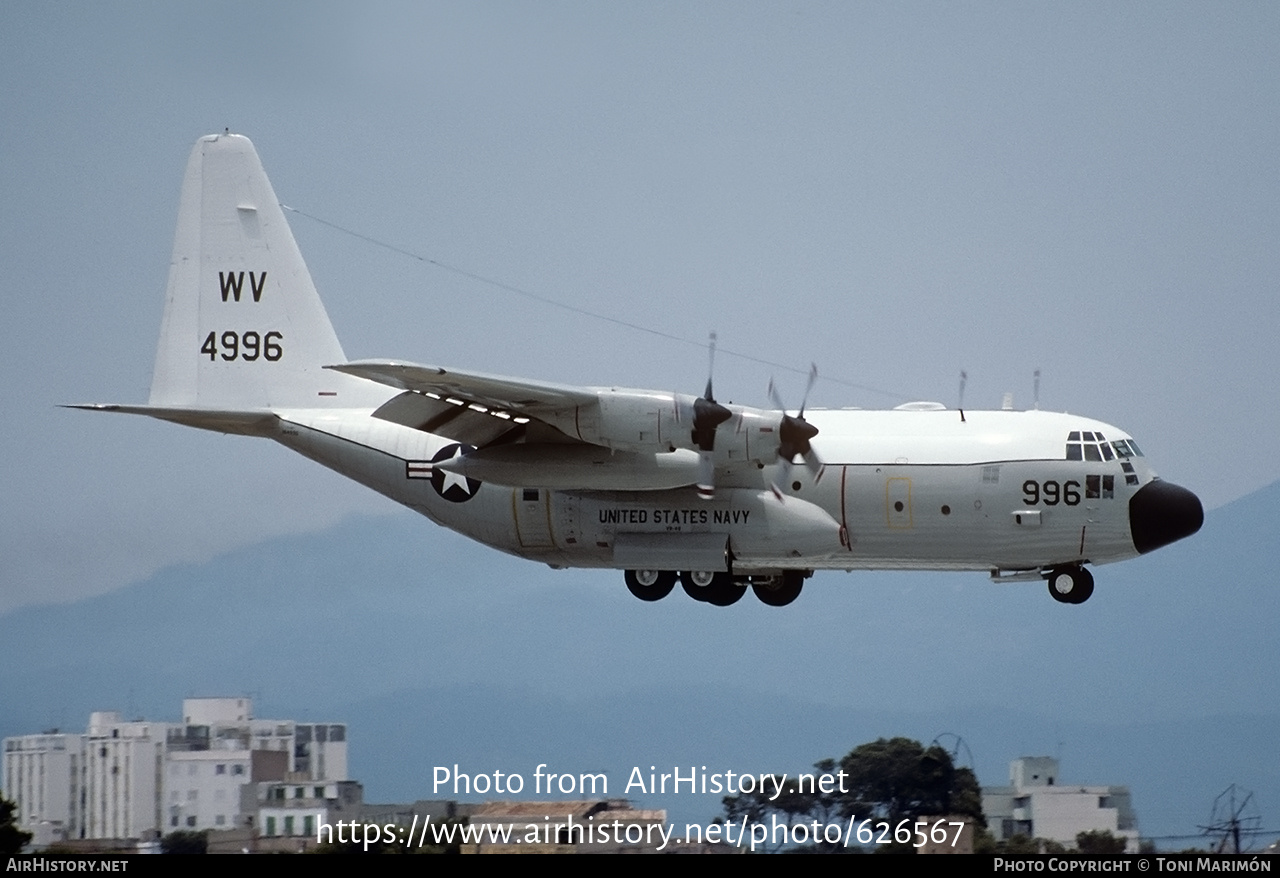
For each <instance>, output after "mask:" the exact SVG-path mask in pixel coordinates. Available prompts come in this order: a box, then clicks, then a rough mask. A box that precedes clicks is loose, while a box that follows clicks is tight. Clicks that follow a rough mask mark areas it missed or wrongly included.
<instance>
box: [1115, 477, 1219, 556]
mask: <svg viewBox="0 0 1280 878" xmlns="http://www.w3.org/2000/svg"><path fill="white" fill-rule="evenodd" d="M1202 524H1204V507H1203V506H1201V505H1200V498H1199V497H1197V496H1196V495H1195V494H1192V493H1191V492H1190V491H1188V490H1187V489H1186V488H1180V487H1178V486H1177V485H1171V484H1169V483H1168V482H1161V481H1154V482H1148V483H1147V484H1145V485H1143V486H1142V487H1141V488H1139V489H1138V493H1136V494H1134V495H1133V496H1132V497H1131V498H1130V499H1129V531H1130V532H1131V533H1132V534H1133V547H1134V548H1135V549H1137V550H1138V551H1139V552H1142V553H1143V554H1145V553H1147V552H1153V551H1155V550H1156V549H1158V548H1160V547H1161V546H1167V545H1169V544H1170V543H1172V542H1175V541H1177V540H1180V539H1182V538H1183V537H1189V536H1191V535H1192V534H1193V533H1195V532H1196V531H1198V530H1199V529H1200V525H1202Z"/></svg>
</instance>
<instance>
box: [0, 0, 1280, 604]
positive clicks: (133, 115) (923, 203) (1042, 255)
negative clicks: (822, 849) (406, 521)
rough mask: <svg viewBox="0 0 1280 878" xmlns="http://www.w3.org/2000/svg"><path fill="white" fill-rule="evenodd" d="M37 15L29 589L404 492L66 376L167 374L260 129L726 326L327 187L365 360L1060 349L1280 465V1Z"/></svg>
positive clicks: (700, 362)
mask: <svg viewBox="0 0 1280 878" xmlns="http://www.w3.org/2000/svg"><path fill="white" fill-rule="evenodd" d="M0 50H2V51H0V83H2V84H3V87H2V88H0V120H2V121H0V205H2V209H0V248H2V251H0V257H2V259H3V273H2V274H0V296H2V297H3V302H4V304H5V307H6V312H7V319H5V320H3V321H0V340H2V341H3V344H2V345H0V364H2V365H0V374H2V375H3V381H2V382H0V393H2V394H3V397H2V400H0V401H2V402H3V407H4V411H5V413H6V417H5V428H4V430H3V431H2V432H0V443H3V444H2V446H0V447H2V450H3V458H2V459H3V464H0V466H2V467H3V474H4V476H3V490H2V491H0V612H5V611H7V610H11V609H13V608H14V607H17V606H20V605H23V604H28V603H42V602H47V601H62V600H68V599H73V598H75V597H78V596H82V595H87V594H94V593H100V592H102V591H106V590H110V589H112V588H115V587H119V586H120V585H122V584H124V583H126V582H129V581H133V580H135V579H137V578H138V577H140V576H142V575H145V574H146V573H149V572H151V571H154V570H156V569H158V568H160V567H162V566H165V565H167V564H171V563H174V562H176V561H181V560H199V559H204V558H208V557H212V556H214V555H216V554H218V553H219V552H222V551H225V550H227V549H230V548H233V547H236V546H240V545H243V544H245V543H249V542H253V541H256V540H260V539H262V538H264V537H267V536H272V535H276V534H279V533H283V532H289V531H305V530H311V529H315V528H318V527H322V526H325V525H327V524H330V523H332V522H334V521H336V520H338V519H339V518H341V517H342V516H344V515H348V514H351V513H353V512H370V511H385V512H390V511H392V508H393V507H392V506H391V505H390V503H389V501H385V500H382V499H380V498H378V497H376V496H374V495H372V494H370V493H369V492H367V491H366V490H365V489H362V488H359V487H358V486H355V485H354V484H348V483H346V482H344V480H342V479H341V478H340V477H338V476H336V475H333V474H331V473H328V472H326V471H323V470H321V469H319V468H318V467H316V466H315V465H313V464H311V463H309V462H307V461H305V460H302V459H300V458H294V457H291V456H290V455H289V453H288V452H286V451H284V450H283V449H281V448H278V447H276V446H274V445H272V444H270V443H266V442H262V441H260V440H258V441H255V440H248V439H243V438H232V437H220V436H215V435H212V434H204V433H200V432H197V431H191V430H183V429H180V428H178V427H174V426H171V425H166V424H160V423H157V422H152V421H149V420H146V419H135V418H127V417H123V416H122V417H108V416H104V415H91V414H88V413H83V412H72V411H66V410H62V409H57V408H55V407H54V406H55V404H57V403H62V402H141V401H145V399H146V396H147V392H148V387H149V383H150V377H151V367H152V360H153V356H154V351H155V341H156V335H157V332H158V328H159V321H160V311H161V304H162V295H163V290H164V283H165V278H166V275H167V266H168V259H169V252H170V247H171V244H172V234H173V225H174V221H175V217H176V209H177V197H178V189H179V185H180V182H181V175H182V170H183V167H184V163H185V161H186V156H187V152H188V151H189V149H190V147H191V144H192V142H193V141H194V140H195V139H196V138H197V137H198V136H200V135H202V134H205V133H208V132H211V131H221V130H222V129H223V128H226V127H229V128H231V129H232V130H233V131H237V132H240V133H244V134H247V135H248V136H250V137H251V138H252V139H253V140H254V142H255V144H256V146H257V148H258V151H259V153H260V155H261V156H262V159H263V162H264V164H265V166H266V168H267V172H268V174H269V175H270V176H271V178H272V181H273V183H274V185H275V188H276V192H277V194H278V195H279V196H280V198H281V199H282V200H283V201H284V202H285V203H286V204H289V205H292V206H294V207H297V208H299V209H301V210H303V211H306V212H308V213H310V214H314V215H316V216H319V217H322V218H324V219H326V220H328V221H330V222H333V223H338V224H341V225H344V226H346V227H349V228H350V229H353V230H356V231H358V232H359V233H361V234H363V235H366V236H369V237H371V238H374V239H376V240H379V241H384V242H387V243H389V244H393V245H395V246H397V247H401V248H405V249H407V250H410V251H413V252H415V253H419V254H421V255H423V256H425V257H429V258H431V259H435V260H439V261H442V262H446V263H449V264H452V265H456V266H460V267H462V268H464V269H466V270H468V271H471V272H474V273H476V274H479V275H483V276H485V277H490V278H494V279H498V280H501V281H503V282H505V283H507V284H511V285H514V286H517V287H519V288H522V289H525V290H529V291H532V292H536V293H538V294H540V295H544V296H548V297H552V298H555V299H557V300H560V301H563V302H565V303H567V304H570V305H572V306H574V307H577V308H586V309H590V310H593V311H598V312H600V313H603V314H607V315H611V316H613V317H615V318H617V319H619V320H622V321H626V322H629V323H634V324H638V325H642V326H645V327H650V328H652V329H654V330H657V331H660V332H662V333H666V334H669V335H675V336H679V337H681V338H683V339H686V340H687V342H683V343H682V342H673V341H671V340H669V339H666V338H663V337H660V336H657V335H653V334H649V333H645V332H642V331H638V330H634V329H626V328H623V327H621V326H619V325H616V324H613V323H609V322H604V321H600V320H595V319H592V318H589V317H585V316H583V315H581V314H575V313H572V312H569V311H564V310H560V309H556V308H554V307H549V306H546V305H543V304H538V303H536V302H534V301H533V300H531V299H528V298H524V297H521V296H519V295H515V294H512V293H510V292H506V291H503V290H502V289H499V288H497V287H494V286H492V285H487V284H484V283H479V282H476V281H474V280H470V279H467V278H465V277H462V276H459V275H457V274H453V273H449V272H446V271H442V270H440V269H439V268H436V267H433V266H431V265H429V264H426V263H423V262H420V261H415V260H413V259H409V258H407V257H405V256H402V255H398V254H396V253H394V252H392V251H390V250H387V249H380V248H378V247H375V246H372V245H370V244H369V243H367V242H365V241H361V240H359V239H356V238H354V237H351V236H348V235H344V234H341V233H339V232H335V231H334V230H333V229H331V228H329V227H326V226H324V225H322V224H320V223H317V222H315V221H313V220H310V219H307V218H305V217H299V216H296V215H293V216H291V221H292V222H293V228H294V231H295V234H296V235H297V237H298V239H299V243H300V244H301V246H302V250H303V253H304V255H305V256H306V257H307V259H308V262H309V264H310V267H311V270H312V274H313V276H314V277H315V280H316V284H317V286H318V287H319V289H320V291H321V295H322V296H323V298H324V299H325V302H326V305H327V306H328V308H329V312H330V316H331V317H332V318H333V321H334V324H335V326H336V328H337V330H338V334H339V337H340V338H341V339H342V341H343V343H344V346H345V348H346V351H347V354H348V356H350V357H353V358H354V357H372V356H395V357H401V358H405V359H412V360H417V361H420V362H428V363H442V364H449V365H456V366H459V367H466V368H472V369H477V370H482V371H488V372H496V373H505V374H513V375H523V376H529V377H534V378H542V379H547V380H554V381H563V382H571V383H588V384H605V383H615V384H626V385H630V386H641V387H646V386H647V387H657V388H662V389H671V390H682V391H686V392H695V391H697V390H699V389H700V388H701V386H702V383H703V382H704V380H705V370H706V354H705V351H704V350H702V349H701V348H700V347H699V346H698V345H700V344H701V343H702V342H703V341H704V340H705V338H706V334H707V332H708V331H709V330H711V329H715V330H716V331H717V332H718V334H719V339H720V344H721V346H722V350H724V351H735V352H742V353H746V354H749V355H751V356H754V357H759V358H763V359H766V360H771V361H776V362H780V363H786V364H791V365H793V366H794V367H795V368H797V369H799V370H800V371H801V372H803V370H805V369H806V368H807V366H808V364H809V362H810V361H815V362H816V363H817V364H818V366H819V369H820V370H821V372H822V374H823V376H824V377H826V378H828V379H837V380H824V381H823V382H821V383H819V385H818V386H817V388H816V389H815V391H814V398H813V399H814V402H815V403H816V404H818V405H831V406H838V405H862V406H866V407H881V406H892V405H895V404H897V403H899V402H902V401H905V400H907V399H938V400H940V401H943V402H946V403H947V404H954V403H955V401H956V392H957V381H958V374H959V372H960V370H961V369H965V370H967V372H968V375H969V383H968V388H967V390H966V396H965V401H966V404H967V405H968V406H969V407H996V406H998V405H999V403H1000V398H1001V395H1002V394H1003V393H1004V392H1005V391H1007V390H1011V391H1014V392H1015V395H1016V396H1015V401H1016V402H1017V403H1018V404H1019V405H1029V404H1030V402H1031V388H1032V372H1033V370H1034V369H1036V368H1040V369H1042V371H1043V380H1042V385H1041V404H1042V407H1044V408H1052V409H1059V410H1069V411H1073V412H1079V413H1082V414H1087V415H1089V416H1092V417H1096V418H1099V419H1101V420H1104V421H1107V422H1110V423H1114V424H1116V425H1118V426H1120V427H1122V428H1124V429H1125V430H1128V431H1130V432H1131V433H1132V434H1133V435H1134V436H1135V437H1136V438H1137V440H1138V442H1139V443H1140V444H1141V445H1142V447H1143V449H1144V450H1145V451H1146V453H1147V454H1148V456H1149V457H1150V458H1151V459H1152V461H1153V463H1154V465H1155V466H1156V467H1157V469H1158V470H1159V471H1160V472H1161V474H1162V475H1164V476H1165V477H1167V478H1169V479H1171V480H1173V481H1176V482H1178V483H1180V484H1183V485H1186V486H1187V487H1190V488H1192V489H1193V490H1195V491H1196V492H1197V493H1199V494H1200V495H1201V496H1202V497H1203V498H1204V499H1205V500H1206V502H1207V504H1208V505H1210V506H1215V505H1219V504H1221V503H1224V502H1226V501H1228V500H1231V499H1234V498H1236V497H1239V496H1241V495H1243V494H1245V493H1248V492H1250V491H1252V490H1254V489H1256V488H1258V487H1260V486H1262V485H1265V484H1268V483H1270V482H1272V481H1274V480H1276V478H1277V477H1278V476H1280V455H1278V454H1277V451H1278V449H1277V442H1276V439H1275V437H1276V435H1277V434H1278V433H1280V430H1278V429H1277V428H1278V427H1280V408H1278V407H1277V406H1276V405H1275V395H1276V393H1275V390H1274V378H1275V375H1276V374H1277V373H1278V372H1280V369H1278V368H1277V366H1278V365H1280V362H1278V361H1280V345H1278V344H1277V342H1276V332H1277V329H1278V328H1280V320H1278V319H1277V318H1278V317H1280V304H1278V303H1277V302H1278V299H1277V289H1276V286H1277V281H1276V278H1277V270H1276V268H1277V260H1278V259H1280V247H1277V241H1280V234H1278V232H1280V221H1278V210H1280V207H1278V205H1280V191H1278V190H1280V174H1278V173H1277V168H1276V156H1277V155H1280V142H1278V141H1280V137H1278V134H1280V115H1278V114H1277V108H1278V107H1280V97H1278V96H1277V91H1276V83H1277V82H1280V6H1277V5H1276V4H1273V3H1215V4H1179V3H1168V2H1160V3H1129V4H1116V3H1070V4H1067V3H1062V4H1047V3H1040V4H1012V3H966V4H882V3H874V4H859V3H843V2H841V3H832V4H824V3H768V4H752V3H737V2H735V3H710V2H706V3H666V4H664V3H643V4H626V5H621V4H608V5H606V4H599V3H556V4H551V3H514V4H508V3H468V4H456V3H446V4H424V3H405V4H385V3H384V4H359V5H346V4H315V3H305V4H303V3H294V4H290V3H272V4H265V5H264V4H258V3H221V4H203V5H195V4H164V3H155V4H136V3H126V4H119V3H114V4H113V3H101V4H46V3H29V2H28V3H24V2H9V3H4V4H0ZM775 373H777V377H778V378H779V381H780V384H781V386H782V387H783V390H784V393H785V394H787V395H788V396H789V398H792V399H795V398H798V395H799V393H800V391H801V390H802V387H803V381H804V379H803V377H802V375H800V374H794V373H785V372H781V373H780V372H778V370H776V369H772V368H770V367H767V366H763V365H760V364H758V363H755V362H751V361H747V360H743V359H739V358H736V357H734V356H732V355H731V354H728V353H726V354H725V355H723V356H721V357H720V358H719V361H718V364H717V374H716V387H717V391H718V395H719V396H721V397H722V398H727V399H732V400H733V401H735V402H744V403H756V404H761V405H763V404H765V403H766V397H765V387H766V385H767V382H768V380H769V377H770V375H771V374H775ZM840 382H845V383H840ZM850 385H861V386H862V387H863V388H872V389H871V390H867V389H859V388H858V387H854V386H850ZM423 526H424V527H429V526H430V525H428V524H427V523H426V522H423ZM475 551H476V552H477V553H478V554H479V553H484V552H487V551H488V550H484V549H481V548H480V547H475Z"/></svg>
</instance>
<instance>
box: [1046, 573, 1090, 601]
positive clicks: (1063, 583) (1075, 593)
mask: <svg viewBox="0 0 1280 878" xmlns="http://www.w3.org/2000/svg"><path fill="white" fill-rule="evenodd" d="M1046 579H1048V581H1049V594H1050V595H1052V596H1053V599H1054V600H1055V601H1058V602H1060V603H1064V604H1083V603H1084V602H1085V601H1087V600H1089V597H1090V595H1092V594H1093V574H1092V573H1090V572H1089V571H1088V570H1086V569H1085V568H1083V567H1079V566H1076V565H1072V566H1070V567H1055V568H1053V570H1051V571H1050V572H1049V575H1048V576H1047V577H1046Z"/></svg>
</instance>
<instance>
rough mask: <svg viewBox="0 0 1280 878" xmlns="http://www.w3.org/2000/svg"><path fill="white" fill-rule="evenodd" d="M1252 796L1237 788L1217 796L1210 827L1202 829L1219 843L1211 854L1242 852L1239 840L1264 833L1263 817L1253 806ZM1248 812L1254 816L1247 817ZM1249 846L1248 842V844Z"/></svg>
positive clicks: (1210, 818) (1224, 791) (1214, 846)
mask: <svg viewBox="0 0 1280 878" xmlns="http://www.w3.org/2000/svg"><path fill="white" fill-rule="evenodd" d="M1252 802H1253V793H1251V792H1249V791H1248V790H1246V789H1244V788H1242V787H1237V786H1236V785H1235V784H1231V786H1229V787H1227V788H1226V789H1225V790H1223V791H1222V792H1220V793H1218V797H1217V798H1216V799H1214V800H1213V813H1212V814H1211V815H1210V816H1209V825H1208V826H1201V827H1200V829H1202V830H1204V834H1205V835H1208V836H1210V837H1213V838H1215V839H1216V841H1214V842H1213V845H1212V850H1213V852H1214V853H1216V854H1238V853H1240V852H1241V847H1240V837H1241V836H1246V835H1247V836H1253V835H1255V834H1257V833H1258V832H1260V831H1261V824H1262V817H1261V815H1259V814H1258V807H1257V805H1252V806H1251V803H1252ZM1246 809H1248V811H1250V812H1251V813H1248V814H1246V813H1245V811H1246ZM1246 844H1248V842H1246Z"/></svg>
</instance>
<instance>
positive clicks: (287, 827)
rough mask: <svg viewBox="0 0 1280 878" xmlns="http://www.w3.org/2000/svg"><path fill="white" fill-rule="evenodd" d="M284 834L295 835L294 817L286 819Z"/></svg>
mask: <svg viewBox="0 0 1280 878" xmlns="http://www.w3.org/2000/svg"><path fill="white" fill-rule="evenodd" d="M284 834H285V835H293V817H292V816H290V817H286V818H284Z"/></svg>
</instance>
